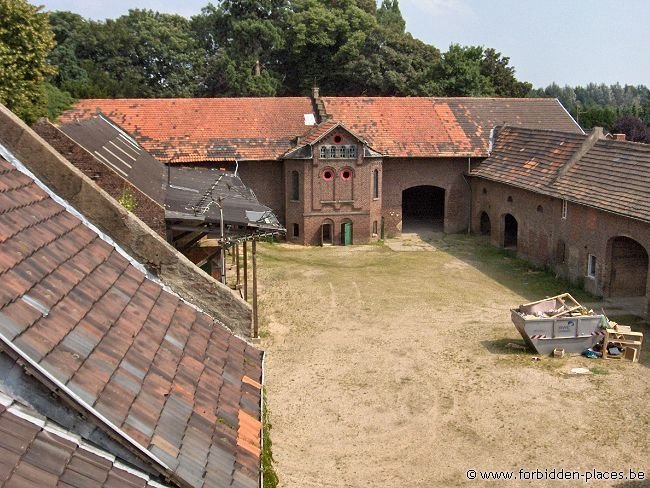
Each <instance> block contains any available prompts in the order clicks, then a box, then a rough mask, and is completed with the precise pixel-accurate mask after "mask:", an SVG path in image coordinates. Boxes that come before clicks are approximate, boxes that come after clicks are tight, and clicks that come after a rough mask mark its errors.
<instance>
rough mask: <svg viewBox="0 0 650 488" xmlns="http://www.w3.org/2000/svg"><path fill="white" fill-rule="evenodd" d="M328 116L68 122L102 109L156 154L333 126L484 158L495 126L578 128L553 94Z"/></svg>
mask: <svg viewBox="0 0 650 488" xmlns="http://www.w3.org/2000/svg"><path fill="white" fill-rule="evenodd" d="M322 101H323V104H324V107H325V110H326V112H327V115H328V116H329V117H330V119H328V120H325V121H324V122H323V123H322V124H319V125H318V126H316V127H313V128H312V127H311V126H306V125H305V118H304V115H305V114H313V108H312V102H311V100H310V99H309V98H211V99H146V100H145V99H133V100H131V99H118V100H101V99H100V100H92V99H91V100H81V101H79V102H78V103H77V104H76V105H75V108H74V109H72V110H70V111H68V112H66V113H65V114H64V115H63V116H62V117H61V121H62V122H63V123H67V122H71V121H73V120H74V119H75V118H89V117H91V116H92V115H94V114H96V113H97V111H98V110H100V111H101V112H103V113H104V114H106V115H107V116H108V117H109V118H110V119H112V120H114V121H115V122H116V123H117V124H119V125H120V126H122V127H124V129H125V130H127V131H128V132H129V133H130V134H132V135H133V136H134V137H135V138H136V139H137V140H138V142H139V143H140V144H141V145H142V146H143V147H144V148H145V149H146V150H147V151H149V152H150V153H151V154H152V155H153V156H154V157H156V158H158V159H159V160H162V161H166V162H172V163H175V162H176V163H191V162H201V161H233V160H234V159H239V160H275V159H280V158H281V157H282V155H283V154H285V153H286V152H287V151H289V150H291V149H294V148H295V140H296V138H298V137H301V140H302V141H303V142H304V143H306V144H309V143H312V142H313V141H315V140H317V139H318V138H319V137H321V136H322V135H323V134H325V133H326V132H327V131H328V130H331V128H332V127H333V126H334V125H335V124H336V123H337V122H340V123H342V124H343V125H344V126H345V127H346V128H348V129H349V130H351V131H353V132H354V133H355V134H356V135H358V136H359V137H360V138H362V139H363V140H364V141H365V142H367V143H368V144H369V145H370V146H371V147H372V148H373V149H375V150H376V151H379V152H381V153H383V154H384V155H387V156H392V157H443V156H482V157H484V156H487V151H488V144H489V136H490V131H491V130H492V128H493V127H495V126H497V125H503V124H508V125H517V126H523V127H530V128H540V129H557V130H564V131H570V132H576V133H582V131H581V130H580V128H579V127H578V125H577V124H576V123H575V121H574V120H573V119H572V118H571V116H570V115H569V114H568V113H567V112H566V110H565V109H564V108H563V107H562V105H560V103H559V102H558V101H557V100H555V99H549V98H544V99H535V98H521V99H509V98H424V97H323V98H322Z"/></svg>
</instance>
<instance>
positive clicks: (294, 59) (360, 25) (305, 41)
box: [281, 0, 377, 94]
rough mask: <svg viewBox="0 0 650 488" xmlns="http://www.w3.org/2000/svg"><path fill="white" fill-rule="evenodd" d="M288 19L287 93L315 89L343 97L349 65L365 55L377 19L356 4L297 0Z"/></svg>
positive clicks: (284, 64)
mask: <svg viewBox="0 0 650 488" xmlns="http://www.w3.org/2000/svg"><path fill="white" fill-rule="evenodd" d="M292 7H293V8H292V12H291V15H290V16H289V17H288V18H287V23H286V27H285V29H284V32H285V33H286V43H285V49H284V50H283V52H282V53H281V63H282V70H283V72H284V73H285V75H286V78H285V81H284V93H286V94H301V93H306V92H308V91H309V90H310V89H311V87H312V86H320V87H321V88H322V89H323V92H324V93H344V92H345V91H346V86H347V85H348V80H349V79H350V75H351V73H350V70H349V64H350V63H351V62H353V61H354V60H356V59H357V58H358V57H359V56H360V55H361V53H362V50H363V48H364V45H365V43H366V41H367V39H368V35H369V33H370V32H372V31H373V29H374V28H375V27H376V26H377V19H376V18H375V16H374V9H373V14H370V13H368V12H366V11H364V10H363V9H361V8H359V7H358V5H357V3H356V2H355V1H354V0H296V1H295V2H293V3H292Z"/></svg>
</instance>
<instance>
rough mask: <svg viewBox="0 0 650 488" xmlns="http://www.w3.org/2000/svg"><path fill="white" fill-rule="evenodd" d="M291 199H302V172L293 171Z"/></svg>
mask: <svg viewBox="0 0 650 488" xmlns="http://www.w3.org/2000/svg"><path fill="white" fill-rule="evenodd" d="M291 200H300V173H298V172H297V171H292V172H291Z"/></svg>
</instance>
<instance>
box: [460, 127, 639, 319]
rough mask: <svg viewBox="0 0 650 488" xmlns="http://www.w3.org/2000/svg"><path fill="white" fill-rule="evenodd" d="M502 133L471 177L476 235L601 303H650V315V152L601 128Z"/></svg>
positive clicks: (513, 129)
mask: <svg viewBox="0 0 650 488" xmlns="http://www.w3.org/2000/svg"><path fill="white" fill-rule="evenodd" d="M496 133H497V134H498V135H497V137H496V140H495V144H494V149H493V151H492V153H491V155H490V157H489V158H488V159H486V160H485V161H483V162H482V163H481V164H479V165H478V166H477V167H475V168H474V169H473V170H472V172H471V179H472V210H471V212H472V230H473V231H474V232H476V233H480V234H485V235H489V238H490V241H491V242H492V243H493V244H494V245H497V246H503V247H506V248H511V249H516V251H517V254H518V255H519V256H521V257H523V258H525V259H528V260H530V261H532V262H534V263H537V264H539V265H542V266H546V267H549V268H551V269H553V270H555V272H556V273H558V274H559V275H561V276H565V277H567V278H568V279H570V280H571V281H573V282H576V283H579V284H582V285H583V286H584V288H585V289H586V290H587V291H589V292H591V293H594V294H596V295H603V296H606V297H645V300H644V302H645V303H644V305H645V308H646V310H648V311H650V310H649V305H650V274H649V273H648V250H649V249H650V200H649V199H648V195H650V146H649V145H647V144H639V143H631V142H624V141H619V140H611V139H607V138H605V137H603V135H602V130H599V129H596V130H594V131H593V132H592V133H591V134H590V135H588V136H587V135H582V134H575V133H567V132H560V131H544V130H531V129H525V128H520V127H504V128H500V129H497V131H496ZM640 299H641V300H643V298H640Z"/></svg>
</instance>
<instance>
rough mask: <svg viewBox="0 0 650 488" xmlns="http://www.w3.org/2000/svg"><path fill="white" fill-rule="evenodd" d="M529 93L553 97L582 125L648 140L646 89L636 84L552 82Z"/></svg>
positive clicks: (648, 99)
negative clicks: (562, 84) (570, 84)
mask: <svg viewBox="0 0 650 488" xmlns="http://www.w3.org/2000/svg"><path fill="white" fill-rule="evenodd" d="M531 95H532V96H541V97H554V98H558V99H559V100H560V102H562V104H563V105H564V106H565V107H566V108H567V110H568V111H569V112H570V113H571V115H573V116H574V117H575V118H576V120H577V121H578V122H579V123H580V125H581V126H582V127H584V128H585V129H590V128H592V127H595V126H600V127H604V128H605V129H606V130H607V131H610V132H620V133H624V134H626V135H627V139H628V140H630V141H635V142H645V143H650V89H649V88H648V87H647V86H643V85H639V86H632V85H625V86H621V85H620V84H618V83H617V84H615V85H605V84H595V83H590V84H588V85H587V86H584V87H583V86H576V87H570V86H564V87H560V86H558V85H557V84H555V83H553V84H551V85H549V86H547V87H546V88H539V89H537V90H533V91H532V92H531Z"/></svg>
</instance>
